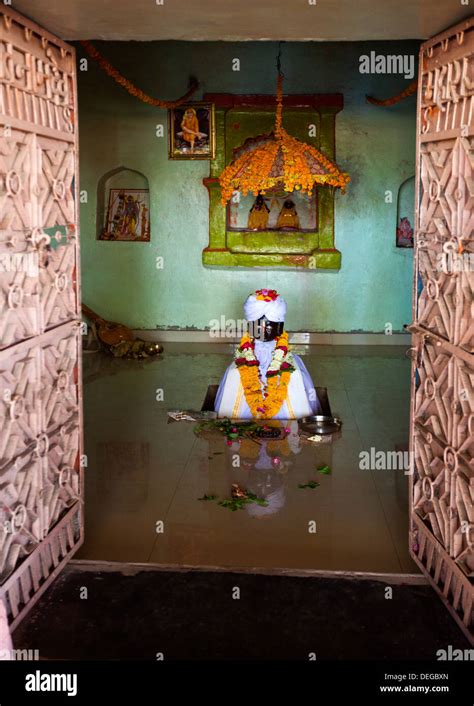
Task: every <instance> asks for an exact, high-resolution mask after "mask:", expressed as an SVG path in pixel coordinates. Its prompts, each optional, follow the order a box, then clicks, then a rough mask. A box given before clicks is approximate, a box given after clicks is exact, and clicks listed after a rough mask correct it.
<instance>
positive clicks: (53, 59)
mask: <svg viewBox="0 0 474 706" xmlns="http://www.w3.org/2000/svg"><path fill="white" fill-rule="evenodd" d="M0 52H1V56H0V600H3V601H4V603H5V606H6V609H7V614H8V617H9V621H10V626H11V628H14V627H15V625H16V624H17V623H18V622H19V620H21V618H22V617H23V615H24V614H25V612H26V611H27V610H28V609H29V608H30V607H31V606H32V605H33V604H34V602H35V601H36V600H37V598H38V597H39V596H40V595H41V593H42V592H43V591H44V590H45V589H46V587H47V586H48V585H49V583H50V582H51V581H52V579H53V578H54V577H55V576H56V575H57V574H58V572H59V571H60V570H61V568H62V567H63V566H64V564H65V563H66V562H67V561H68V559H69V558H70V557H71V555H72V554H73V553H74V552H75V551H76V549H77V548H78V547H79V546H80V544H81V542H82V537H83V501H82V497H83V480H82V468H81V467H82V426H83V424H82V412H81V403H82V391H81V377H82V376H81V361H80V349H81V337H80V333H81V332H80V326H81V321H80V314H79V312H80V292H79V286H80V278H79V240H78V236H79V229H78V199H77V185H78V168H77V165H78V149H77V138H78V135H77V90H76V61H75V51H74V49H73V48H72V47H70V46H69V45H67V44H65V43H64V42H62V41H61V40H60V39H58V38H57V37H54V36H53V35H51V34H49V33H48V32H46V31H44V30H43V29H42V28H41V27H39V26H38V25H36V24H34V23H33V22H31V21H30V20H28V19H26V18H24V17H22V16H21V15H19V14H17V13H15V12H14V11H12V10H10V9H9V8H8V7H6V6H4V5H3V4H2V7H1V9H0Z"/></svg>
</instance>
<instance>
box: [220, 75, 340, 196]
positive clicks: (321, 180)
mask: <svg viewBox="0 0 474 706" xmlns="http://www.w3.org/2000/svg"><path fill="white" fill-rule="evenodd" d="M282 82H283V76H282V74H281V72H280V71H279V72H278V81H277V98H276V106H277V107H276V117H275V129H274V131H273V132H272V133H271V134H270V135H268V138H267V139H266V140H265V141H264V143H263V145H262V144H261V142H259V144H257V145H256V146H255V147H254V148H253V149H251V150H249V151H248V152H245V153H244V154H242V155H241V156H240V157H238V158H237V159H235V160H234V161H233V162H231V163H230V164H228V165H227V167H226V168H225V169H224V171H223V172H222V174H221V175H220V177H219V182H220V185H221V192H222V203H223V204H224V205H225V204H226V203H227V202H228V201H230V199H231V198H232V194H233V193H234V192H235V191H240V192H241V193H242V194H243V195H244V196H246V195H247V194H248V193H249V192H252V193H253V194H254V195H255V196H257V194H259V193H264V192H266V191H269V190H270V189H272V188H273V187H275V186H277V185H282V186H283V188H284V190H285V191H289V192H291V191H295V190H296V191H298V190H300V191H301V192H302V193H306V194H311V192H312V190H313V188H314V186H315V185H316V184H327V185H329V186H333V187H337V188H340V189H341V190H342V191H343V192H344V190H345V186H346V184H347V183H348V182H349V181H350V177H349V175H348V174H347V173H346V172H342V171H341V170H340V169H339V167H338V166H337V164H335V163H334V162H332V161H331V160H330V159H329V158H328V157H326V155H324V154H323V153H322V152H320V151H319V150H318V149H316V147H313V146H312V145H308V144H306V143H305V142H301V141H300V140H297V139H296V138H295V137H292V136H291V135H289V134H288V133H287V132H286V130H285V128H284V127H283V126H282V110H283V94H282Z"/></svg>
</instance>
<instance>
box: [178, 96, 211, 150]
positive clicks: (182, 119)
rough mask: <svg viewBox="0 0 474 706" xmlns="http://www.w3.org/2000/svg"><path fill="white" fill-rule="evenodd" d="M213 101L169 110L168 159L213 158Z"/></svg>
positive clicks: (184, 105)
mask: <svg viewBox="0 0 474 706" xmlns="http://www.w3.org/2000/svg"><path fill="white" fill-rule="evenodd" d="M215 130H216V129H215V118H214V105H213V103H184V104H183V105H180V106H179V107H178V108H172V109H171V110H169V111H168V156H169V159H214V157H215V151H216V134H215Z"/></svg>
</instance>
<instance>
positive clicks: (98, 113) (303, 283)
mask: <svg viewBox="0 0 474 706" xmlns="http://www.w3.org/2000/svg"><path fill="white" fill-rule="evenodd" d="M97 46H98V48H99V49H100V50H101V51H102V52H103V53H104V55H106V56H107V57H108V58H109V59H110V60H111V61H112V62H113V63H114V64H115V65H116V66H117V68H119V69H120V70H121V71H122V72H123V74H124V75H126V76H127V77H128V78H130V79H131V80H132V81H134V82H135V83H136V85H138V86H139V87H140V88H142V89H143V90H144V91H146V92H148V93H149V94H151V95H154V96H157V97H160V98H169V99H172V98H175V97H178V96H179V95H182V94H183V93H184V92H185V90H186V88H187V80H188V76H189V75H190V74H194V75H196V76H197V77H198V79H199V81H200V89H199V91H198V93H197V94H196V96H195V98H196V100H198V99H200V98H201V97H202V94H203V93H205V92H230V93H273V92H274V86H275V57H276V53H277V44H276V43H274V42H268V43H267V42H248V43H238V44H236V43H220V42H216V43H212V42H211V43H209V42H205V43H201V42H196V43H192V42H151V43H137V42H127V43H120V42H106V43H104V42H102V43H101V42H98V43H97ZM417 48H418V42H389V43H382V42H380V43H376V42H371V43H316V42H315V43H291V44H285V45H284V46H283V70H284V73H285V92H287V93H326V92H341V93H343V94H344V100H345V107H344V110H343V111H342V112H341V113H339V114H338V116H337V119H336V156H337V161H338V162H339V164H340V165H341V167H343V168H344V169H345V170H347V171H348V172H349V174H350V175H351V177H352V182H351V184H350V185H349V188H348V191H347V194H346V195H345V196H342V195H337V196H336V214H335V222H336V247H337V248H338V249H339V250H341V251H342V268H341V270H340V271H339V272H311V271H284V270H280V269H279V270H237V269H224V270H223V269H208V268H205V267H204V266H203V265H202V263H201V251H202V249H203V248H204V247H205V246H206V245H207V242H208V193H207V190H206V188H205V187H204V186H203V184H202V179H203V177H205V176H207V175H208V174H209V163H208V162H205V161H195V162H192V161H169V160H168V157H167V155H168V151H167V140H166V132H167V127H166V125H167V115H166V111H164V110H158V109H156V108H151V107H149V106H147V105H145V104H143V103H141V102H139V101H138V100H137V99H135V98H133V97H131V96H129V95H128V93H127V92H126V91H124V90H123V89H122V88H120V87H119V86H117V85H116V84H115V83H114V82H113V81H112V80H111V79H110V78H108V77H107V76H106V75H105V74H103V73H102V72H101V70H100V69H99V68H98V67H97V66H96V65H95V63H94V62H93V61H89V64H88V70H87V71H80V72H79V123H80V170H81V173H80V188H81V191H83V192H84V191H85V192H87V199H88V201H87V203H82V204H81V241H82V280H83V298H84V301H85V302H86V303H87V304H88V305H89V306H91V307H92V308H93V309H97V310H99V311H100V312H101V314H102V315H104V316H105V317H108V318H112V319H118V320H121V321H123V322H124V323H126V324H128V325H129V326H132V327H135V328H150V329H153V328H156V327H160V328H170V327H171V328H174V327H179V328H198V329H203V328H206V327H207V326H208V325H209V321H210V320H211V319H218V318H220V316H221V315H222V314H224V315H225V316H226V317H228V318H231V317H232V318H241V316H242V312H241V304H242V301H243V299H244V298H245V297H246V296H247V294H248V293H249V292H250V291H252V290H254V289H256V288H259V287H273V288H276V289H278V290H279V291H280V292H281V293H282V294H283V295H284V296H285V298H286V299H287V301H288V305H289V312H288V317H287V322H288V328H289V329H290V330H306V331H356V330H359V331H382V330H383V328H384V326H385V324H386V323H387V322H390V323H391V324H392V325H393V329H394V331H397V330H401V328H402V326H403V324H404V323H407V322H408V321H409V320H410V318H411V276H412V274H411V273H412V251H411V250H401V249H397V248H396V247H395V225H396V196H397V189H398V187H399V185H400V184H401V183H402V182H403V181H404V180H405V179H406V178H407V177H409V176H410V175H412V174H413V173H414V167H415V98H414V97H411V98H409V99H407V100H406V101H404V102H403V103H401V104H399V105H397V106H394V107H391V108H376V107H373V106H370V105H369V104H367V103H366V101H365V95H366V94H372V95H377V96H381V97H387V96H390V95H392V94H394V93H397V92H399V91H400V90H402V89H403V88H405V87H406V85H407V84H408V81H407V80H405V79H404V78H403V76H398V75H395V76H393V75H383V74H379V75H370V74H369V75H367V74H360V73H359V56H360V55H362V54H368V53H369V52H370V51H376V52H377V53H378V54H415V55H416V54H417ZM83 56H84V54H83V52H82V49H81V48H80V47H78V58H79V59H80V58H81V57H83ZM234 58H239V59H240V71H233V70H232V60H233V59H234ZM160 123H161V124H163V125H165V137H164V138H160V137H157V136H156V126H157V124H160ZM121 165H123V166H126V167H129V168H130V169H136V170H138V171H139V172H142V173H143V174H145V175H146V176H147V178H148V180H149V186H150V193H151V226H152V237H151V242H150V243H109V242H100V241H97V240H96V224H95V220H96V190H97V183H98V181H99V179H100V177H101V176H102V175H103V174H104V173H105V172H108V171H109V170H111V169H114V168H115V167H119V166H121ZM387 190H391V191H392V193H393V203H386V200H385V192H386V191H387ZM158 256H161V257H163V258H164V268H163V269H157V268H156V258H157V257H158Z"/></svg>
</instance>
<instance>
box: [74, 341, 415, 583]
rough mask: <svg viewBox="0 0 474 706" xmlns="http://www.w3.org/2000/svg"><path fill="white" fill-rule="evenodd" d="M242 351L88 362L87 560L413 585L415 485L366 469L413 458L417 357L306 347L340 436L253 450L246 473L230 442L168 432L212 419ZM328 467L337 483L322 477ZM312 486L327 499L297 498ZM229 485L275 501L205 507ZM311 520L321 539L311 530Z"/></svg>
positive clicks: (182, 351) (217, 347)
mask: <svg viewBox="0 0 474 706" xmlns="http://www.w3.org/2000/svg"><path fill="white" fill-rule="evenodd" d="M231 350H232V347H231V346H229V345H224V344H209V345H205V344H193V345H191V344H189V345H184V344H168V345H167V346H166V350H165V354H164V356H163V358H162V359H160V360H149V361H146V362H139V361H120V360H111V359H108V358H105V357H103V356H100V355H98V354H91V353H89V354H86V355H85V360H84V378H85V389H84V394H85V450H86V454H87V457H88V467H87V469H86V470H87V475H86V504H85V513H86V540H85V544H84V546H83V548H82V549H81V550H80V552H79V554H78V555H77V558H79V559H97V560H108V561H130V562H152V563H165V564H175V563H176V564H188V565H201V566H202V565H206V566H210V565H211V566H212V565H218V566H234V567H261V568H293V569H326V570H349V571H370V572H397V573H398V572H415V571H416V568H415V565H414V564H413V563H412V562H411V560H410V558H409V556H408V552H407V523H408V519H407V505H408V501H407V476H406V475H404V473H403V471H376V470H372V471H370V470H361V469H360V468H359V453H360V452H361V451H369V450H370V448H371V447H374V448H376V449H377V450H382V451H389V450H396V449H399V448H407V444H408V404H409V375H410V366H409V362H408V360H407V359H406V357H405V355H404V350H405V349H402V348H398V347H393V346H390V347H375V346H367V347H364V346H348V347H343V346H312V347H306V348H305V349H303V347H301V349H298V348H296V349H295V350H296V352H298V353H303V354H304V360H305V363H306V365H307V366H308V369H309V371H310V372H311V374H312V376H313V380H314V382H315V384H316V385H318V386H325V387H327V388H328V393H329V399H330V403H331V407H332V411H333V413H334V414H337V415H338V416H340V417H341V418H342V420H343V428H342V433H341V434H340V436H339V437H338V438H334V439H333V442H332V444H327V443H325V444H320V445H316V446H314V445H310V444H304V445H299V444H298V439H297V438H296V437H292V444H291V445H290V446H289V445H288V444H287V443H286V442H280V445H278V444H275V442H274V443H273V445H272V444H268V445H267V446H266V447H264V448H262V447H261V448H259V447H258V446H257V445H255V444H252V442H246V443H245V445H244V446H242V447H241V451H240V460H241V464H240V468H235V467H234V466H233V458H234V456H233V454H234V449H232V448H229V447H228V446H227V445H226V443H225V440H224V439H222V438H221V437H213V438H212V437H205V438H198V437H197V436H196V435H195V434H194V431H193V429H194V425H193V424H192V423H189V422H172V423H168V417H167V414H166V410H167V409H177V408H179V409H200V407H201V404H202V400H203V399H204V396H205V392H206V389H207V386H208V384H211V383H217V382H218V381H219V379H220V377H221V375H222V373H223V372H224V370H225V367H226V365H227V364H228V363H229V362H230V356H231ZM160 391H162V394H161V392H160ZM161 397H163V399H162V400H161ZM157 398H158V401H157ZM275 457H277V458H278V461H274V462H273V463H272V462H271V459H272V458H275ZM323 464H327V465H329V466H330V468H331V470H332V473H331V475H321V474H318V473H317V471H316V469H317V467H320V466H321V465H323ZM313 478H314V479H317V480H318V482H319V483H320V485H319V487H318V488H316V489H313V490H311V489H301V488H299V487H298V485H299V484H303V483H306V482H307V481H308V480H310V479H313ZM231 483H239V484H240V485H242V486H244V487H247V488H248V489H250V490H252V491H253V492H255V493H256V494H257V495H260V496H262V495H263V496H265V497H266V498H267V499H268V501H269V507H268V508H266V509H265V510H263V511H262V509H258V508H257V510H256V509H255V507H256V506H253V505H252V506H247V507H246V508H245V509H243V510H238V511H236V512H231V511H230V510H228V509H225V508H223V507H220V506H218V505H217V504H216V503H214V502H203V501H199V500H198V498H199V497H201V496H202V495H204V494H206V493H207V494H215V495H217V496H219V498H225V497H229V496H230V487H231ZM312 521H314V522H315V523H316V524H315V527H316V532H310V531H309V530H308V528H309V523H311V522H312ZM160 522H162V523H163V531H162V532H161V531H158V532H157V528H158V530H160V529H161V525H160V524H159V523H160ZM157 523H158V524H157Z"/></svg>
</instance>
